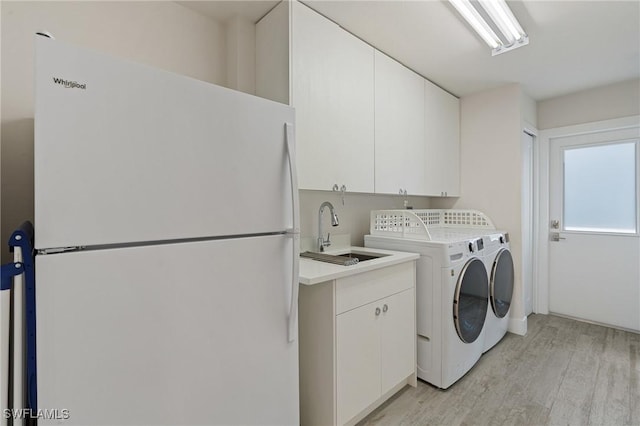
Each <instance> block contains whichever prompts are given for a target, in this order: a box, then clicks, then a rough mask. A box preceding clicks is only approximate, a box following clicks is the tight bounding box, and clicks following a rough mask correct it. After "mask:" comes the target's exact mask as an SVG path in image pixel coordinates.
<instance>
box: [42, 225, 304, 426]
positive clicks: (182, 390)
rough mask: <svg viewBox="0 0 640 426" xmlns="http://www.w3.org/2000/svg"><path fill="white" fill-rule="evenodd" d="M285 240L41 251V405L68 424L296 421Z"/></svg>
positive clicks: (295, 353) (289, 242)
mask: <svg viewBox="0 0 640 426" xmlns="http://www.w3.org/2000/svg"><path fill="white" fill-rule="evenodd" d="M292 244H293V238H291V237H287V236H269V237H255V238H240V239H233V240H226V241H219V240H216V241H208V242H197V243H190V244H173V245H158V246H148V247H143V248H140V247H138V248H125V249H114V250H100V251H85V252H77V253H67V254H58V255H47V256H38V257H37V265H36V266H37V269H36V271H37V272H36V273H37V282H38V293H37V312H38V318H37V326H38V329H37V336H38V340H37V349H38V396H39V399H38V403H39V407H38V408H40V409H45V408H48V409H59V410H64V409H66V410H68V417H69V418H68V419H67V420H65V421H64V424H65V425H140V424H153V425H178V424H179V425H196V424H198V425H205V424H206V425H220V424H224V425H267V424H270V425H294V424H296V425H297V424H299V411H298V346H297V340H296V341H295V342H293V343H290V342H289V339H288V336H287V331H288V327H287V320H288V315H289V313H290V303H291V289H292V286H291V270H292V263H291V262H292V257H291V252H292ZM296 285H297V283H296ZM42 423H43V424H44V423H45V422H44V421H43V422H42Z"/></svg>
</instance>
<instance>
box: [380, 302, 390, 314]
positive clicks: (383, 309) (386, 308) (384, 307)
mask: <svg viewBox="0 0 640 426" xmlns="http://www.w3.org/2000/svg"><path fill="white" fill-rule="evenodd" d="M388 310H389V307H388V306H387V304H386V303H385V304H384V306H383V307H382V312H387V311H388Z"/></svg>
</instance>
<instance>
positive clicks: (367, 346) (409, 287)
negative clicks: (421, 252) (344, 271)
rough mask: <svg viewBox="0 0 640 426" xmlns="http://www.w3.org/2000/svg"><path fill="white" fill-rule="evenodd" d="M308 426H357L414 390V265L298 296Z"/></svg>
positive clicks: (305, 289) (304, 291)
mask: <svg viewBox="0 0 640 426" xmlns="http://www.w3.org/2000/svg"><path fill="white" fill-rule="evenodd" d="M299 312H300V399H301V405H300V410H301V412H300V414H301V423H302V424H303V425H326V424H336V425H344V424H355V423H356V422H358V421H360V420H361V419H362V418H364V417H365V416H366V415H367V414H368V413H370V412H371V411H373V410H374V409H375V408H376V407H377V406H379V405H380V404H382V403H383V402H384V401H385V400H386V399H388V398H389V397H391V396H392V395H393V394H394V393H396V392H397V391H399V390H400V389H402V388H403V387H404V386H405V385H407V384H409V385H412V386H416V347H415V344H416V343H415V342H416V329H415V327H416V322H415V262H414V261H411V262H407V263H403V264H399V265H394V266H389V267H386V268H382V269H379V270H376V271H370V272H364V273H361V274H358V275H354V276H350V277H347V278H342V279H337V280H332V281H327V282H325V283H321V284H315V285H312V286H304V285H303V286H301V289H300V311H299Z"/></svg>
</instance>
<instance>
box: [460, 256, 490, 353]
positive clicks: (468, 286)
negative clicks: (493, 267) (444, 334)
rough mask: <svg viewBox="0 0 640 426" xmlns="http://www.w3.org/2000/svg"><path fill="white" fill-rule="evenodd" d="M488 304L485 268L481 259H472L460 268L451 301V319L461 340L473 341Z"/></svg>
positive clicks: (487, 281) (482, 321) (487, 282)
mask: <svg viewBox="0 0 640 426" xmlns="http://www.w3.org/2000/svg"><path fill="white" fill-rule="evenodd" d="M488 304H489V279H488V278H487V269H486V268H485V267H484V263H482V261H481V260H479V259H473V260H471V261H469V263H467V264H466V265H465V266H464V268H462V272H461V273H460V278H458V286H457V287H456V294H455V299H454V301H453V320H454V322H455V325H456V331H457V332H458V336H460V339H462V341H463V342H465V343H472V342H474V341H475V340H476V339H477V338H478V336H479V335H480V333H481V332H482V327H483V326H484V320H485V318H486V316H487V308H488Z"/></svg>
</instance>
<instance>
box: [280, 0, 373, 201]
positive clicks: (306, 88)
mask: <svg viewBox="0 0 640 426" xmlns="http://www.w3.org/2000/svg"><path fill="white" fill-rule="evenodd" d="M292 7H293V22H292V28H293V37H292V53H291V54H292V75H291V78H292V80H293V85H292V104H293V106H294V107H295V108H296V131H297V134H296V137H297V138H296V141H297V144H298V146H297V151H298V175H299V176H298V177H299V187H300V188H301V189H319V190H331V188H332V187H333V185H334V184H335V183H337V184H338V185H342V184H344V185H346V187H347V191H351V192H369V193H372V192H373V189H374V188H373V185H374V176H373V173H374V171H373V170H374V156H373V153H374V145H373V131H374V124H373V117H374V115H373V114H374V113H373V52H374V49H373V48H372V47H371V46H369V45H367V44H366V43H364V42H363V41H361V40H359V39H358V38H356V37H354V36H353V35H351V34H349V33H347V32H346V31H344V30H342V29H341V28H340V27H338V26H337V25H336V24H334V23H333V22H331V21H329V20H328V19H326V18H324V17H322V16H321V15H319V14H317V13H316V12H314V11H312V10H311V9H309V8H308V7H307V6H304V5H302V4H300V3H298V2H293V3H292Z"/></svg>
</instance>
